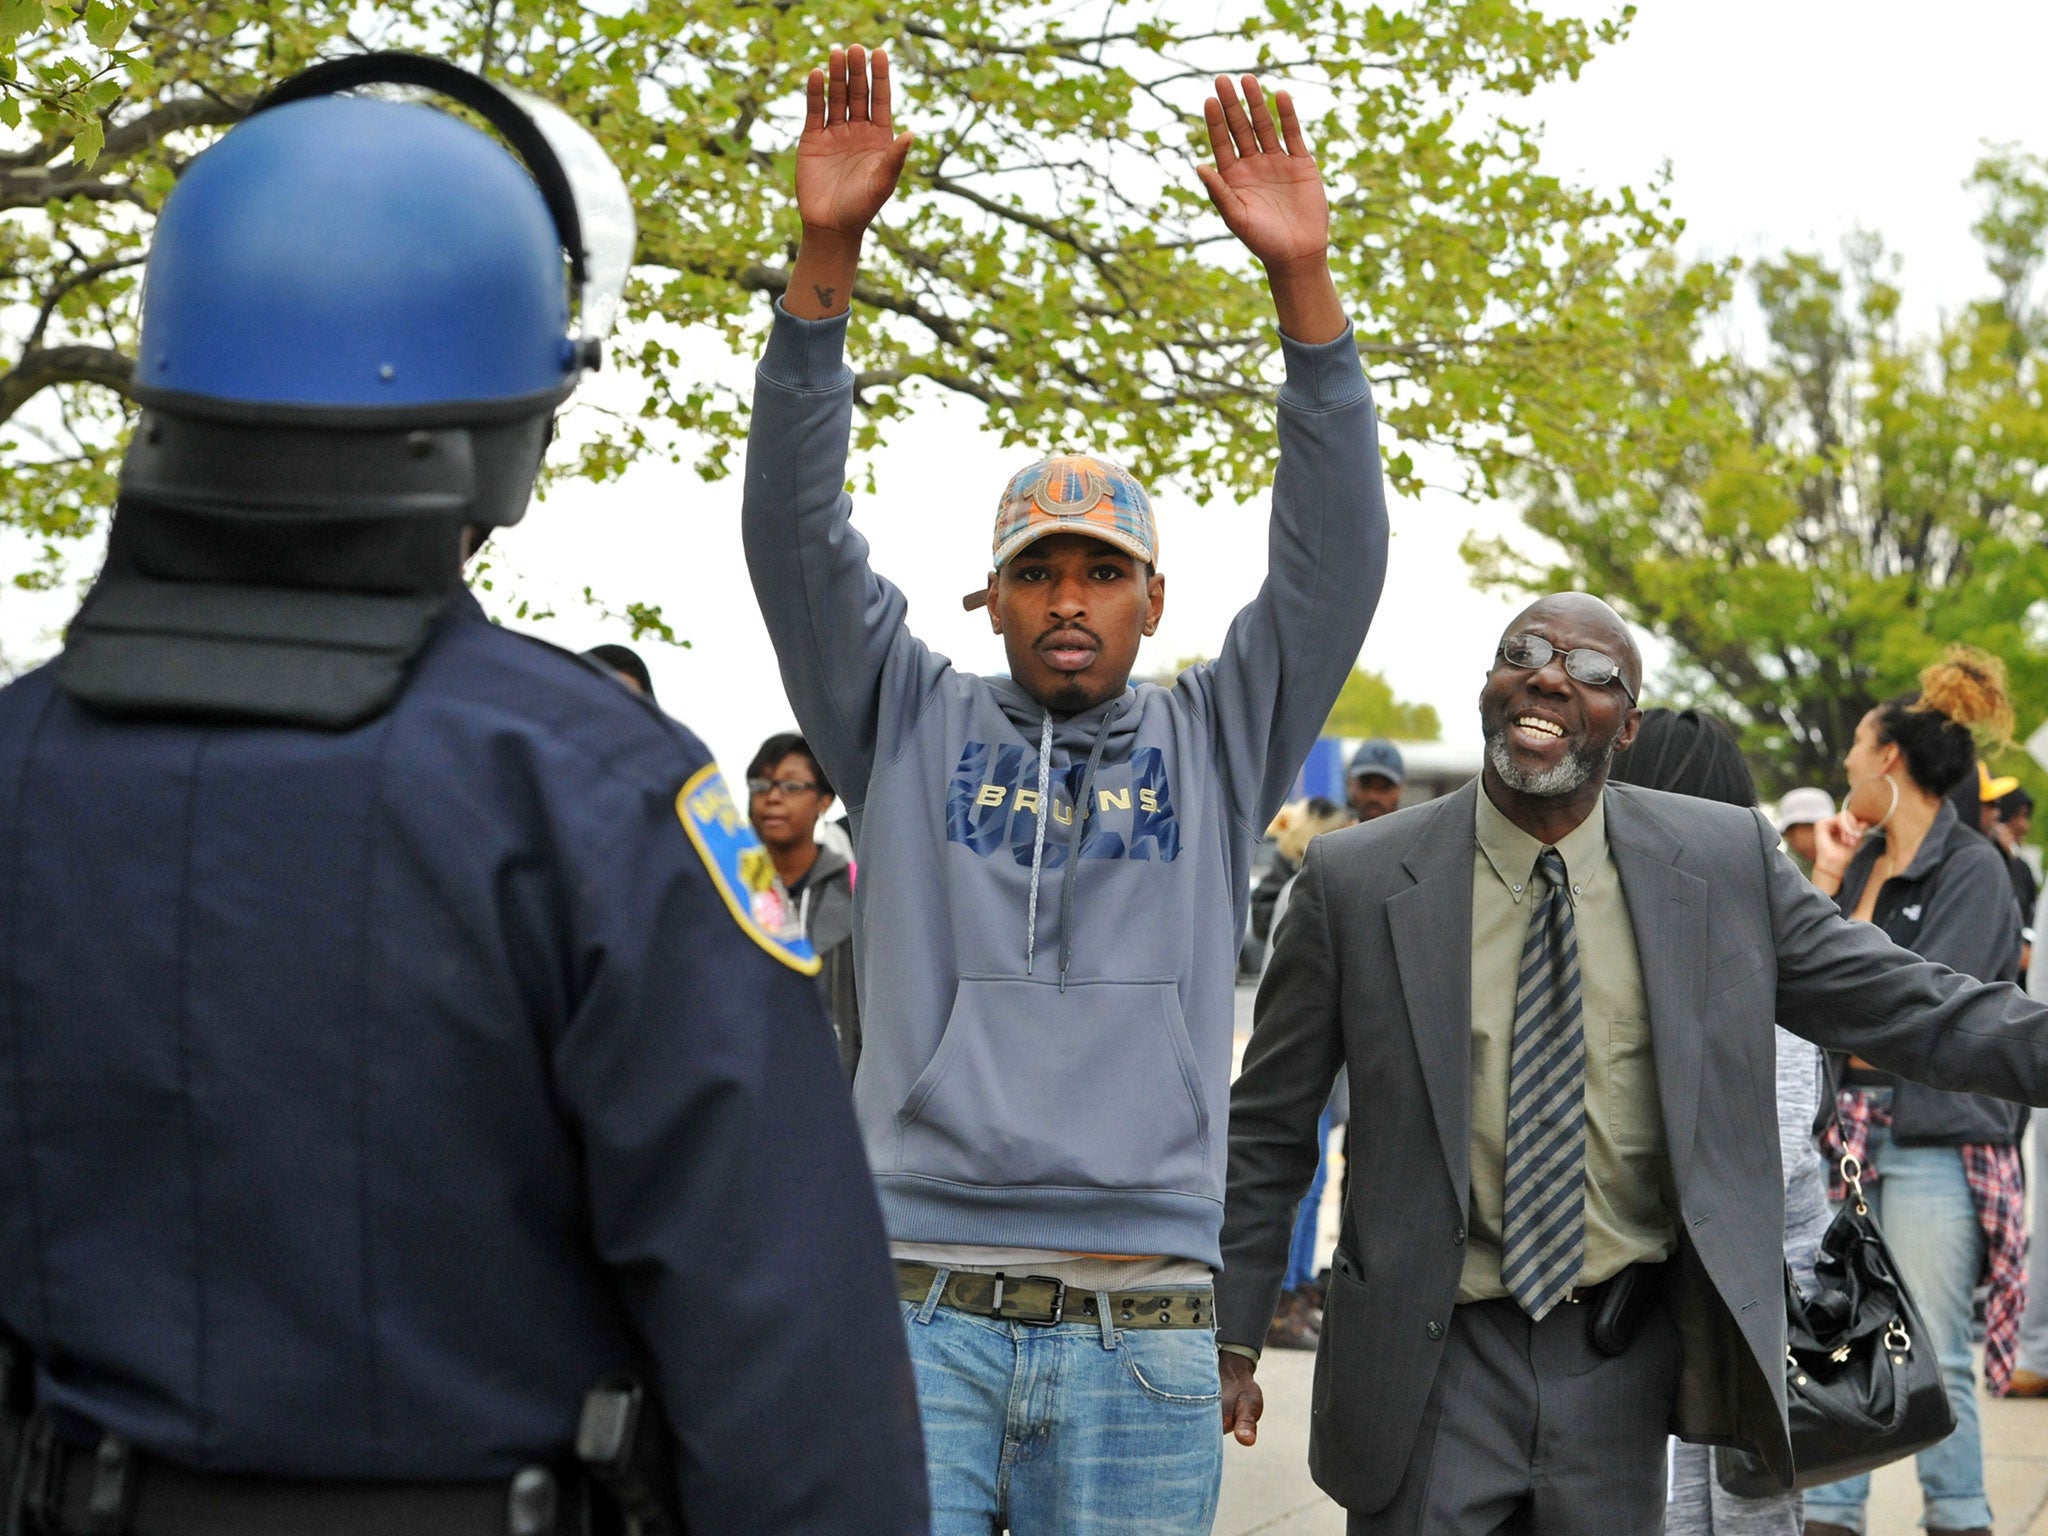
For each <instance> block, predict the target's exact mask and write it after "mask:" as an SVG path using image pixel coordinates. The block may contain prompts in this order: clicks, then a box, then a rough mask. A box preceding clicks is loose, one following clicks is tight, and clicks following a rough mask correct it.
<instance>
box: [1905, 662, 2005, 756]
mask: <svg viewBox="0 0 2048 1536" xmlns="http://www.w3.org/2000/svg"><path fill="white" fill-rule="evenodd" d="M1918 707H1919V708H1921V709H1927V710H1934V711H1937V712H1939V713H1941V714H1944V715H1946V716H1948V718H1949V719H1951V720H1953V721H1954V722H1955V723H1956V724H1957V725H1961V726H1967V727H1968V728H1969V729H1970V730H1971V731H1972V732H1973V733H1974V734H1975V735H1976V737H1977V739H1978V740H1979V741H1980V742H1982V743H1983V744H1984V745H1986V746H1989V747H1997V748H2004V747H2009V746H2011V745H2012V733H2013V724H2014V722H2013V712H2012V700H2011V698H2009V697H2008V696H2007V694H2006V683H2005V663H2004V662H2003V661H2001V660H2000V659H1999V658H1998V657H1996V656H1994V655H1992V654H1991V653H1990V652H1989V651H1984V650H1979V649H1978V648H1977V647H1976V646H1974V645H1952V646H1950V647H1949V648H1948V654H1947V655H1946V656H1944V657H1943V658H1942V659H1941V660H1940V661H1937V662H1935V663H1934V665H1933V666H1931V667H1929V668H1927V670H1926V671H1924V672H1922V673H1921V674H1920V703H1919V705H1918Z"/></svg>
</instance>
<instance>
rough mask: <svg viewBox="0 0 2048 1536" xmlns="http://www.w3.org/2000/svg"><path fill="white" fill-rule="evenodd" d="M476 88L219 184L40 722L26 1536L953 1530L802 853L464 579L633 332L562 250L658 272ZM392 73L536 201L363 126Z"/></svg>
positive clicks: (5, 847) (3, 1234) (264, 159)
mask: <svg viewBox="0 0 2048 1536" xmlns="http://www.w3.org/2000/svg"><path fill="white" fill-rule="evenodd" d="M433 63H434V61H429V60H417V59H404V58H399V57H396V56H385V57H382V58H380V57H379V56H374V55H373V56H370V58H368V59H356V60H351V61H348V62H347V63H346V64H344V65H340V66H331V67H324V68H323V69H322V70H320V71H316V72H314V74H313V75H312V76H309V77H302V78H301V81H300V82H299V84H298V86H297V87H296V96H297V97H299V98H303V97H306V96H311V97H312V99H289V100H287V101H284V102H282V103H279V102H277V101H276V99H275V98H274V99H273V103H271V104H266V105H265V106H264V107H262V108H259V109H258V110H257V111H256V112H255V113H254V114H253V115H252V116H251V117H250V118H249V119H248V120H247V121H246V122H245V123H243V124H242V125H241V126H239V127H237V128H236V129H234V130H233V131H232V132H231V133H229V134H228V135H227V137H226V138H225V139H224V140H223V141H222V142H221V143H220V144H219V145H217V146H216V147H214V148H213V149H210V150H208V151H207V152H206V153H204V154H203V155H201V156H199V157H198V159H197V160H195V161H194V162H193V164H192V165H191V166H190V167H189V168H188V169H187V170H186V171H185V173H184V175H183V177H182V179H181V180H180V182H179V184H178V187H177V189H176V190H175V191H174V192H172V194H171V196H170V198H169V201H168V202H167V204H166V206H165V208H164V211H163V214H162V217H161V219H160V221H159V223H158V226H157V232H156V241H155V246H154V250H153V252H152V255H151V257H150V265H149V274H148V283H147V300H146V304H145V310H144V316H143V329H142V349H141V350H142V358H141V361H140V363H139V364H138V367H137V392H138V394H139V395H140V396H141V398H142V401H143V404H144V407H145V409H144V412H143V415H142V418H141V420H140V421H139V423H138V424H137V426H136V430H135V434H134V439H133V445H132V446H131V448H130V450H129V454H128V458H127V460H126V462H125V464H124V466H123V472H122V493H121V500H120V502H119V504H118V506H117V508H116V510H115V514H114V519H113V529H112V535H111V541H110V548H109V553H108V557H107V563H106V566H105V568H104V570H103V571H102V573H101V575H100V578H99V580H98V582H97V584H96V585H95V586H94V588H93V591H92V594H91V596H90V597H89V598H88V599H87V603H86V606H85V608H84V610H83V611H82V612H81V613H80V614H79V616H78V618H77V619H76V621H75V622H74V623H73V625H72V627H71V631H70V635H69V638H68V642H67V645H66V647H65V651H64V653H63V655H62V656H61V657H60V658H59V659H58V660H57V661H56V662H55V663H53V664H52V665H50V666H47V667H44V668H42V669H41V670H39V671H36V672H33V673H31V674H29V675H28V676H27V677H25V678H23V679H21V680H20V681H19V682H16V683H15V684H14V685H12V686H11V687H9V688H7V689H5V690H4V691H0V1073H4V1075H5V1077H6V1079H7V1080H8V1081H9V1082H11V1083H12V1084H14V1085H15V1086H16V1088H17V1089H18V1090H20V1091H18V1092H14V1093H10V1094H8V1095H6V1096H5V1097H4V1101H0V1139H4V1141H5V1143H6V1145H7V1147H8V1148H9V1155H8V1156H6V1157H5V1158H0V1321H4V1323H5V1326H6V1329H7V1330H8V1331H10V1332H11V1333H12V1334H14V1335H17V1336H19V1338H20V1339H21V1340H22V1341H24V1342H25V1344H26V1348H27V1352H28V1355H29V1357H30V1358H31V1360H32V1364H33V1375H34V1396H35V1404H36V1406H35V1411H34V1415H33V1417H32V1418H31V1419H30V1420H29V1422H28V1423H27V1424H26V1425H23V1424H21V1423H19V1422H14V1423H10V1424H8V1425H7V1426H6V1427H7V1429H8V1430H9V1431H11V1432H22V1431H25V1433H26V1439H27V1444H28V1453H27V1455H26V1457H25V1459H24V1461H23V1463H22V1466H21V1467H20V1468H19V1476H18V1477H17V1478H16V1480H15V1483H14V1496H15V1500H16V1507H15V1508H13V1509H12V1510H10V1511H9V1514H8V1520H7V1528H8V1529H9V1530H16V1529H23V1530H35V1531H38V1532H42V1533H46V1536H47V1533H75V1532H86V1531H121V1532H126V1533H132V1536H162V1533H166V1532H177V1531H195V1530H196V1531H208V1532H216V1533H232V1532H237V1531H241V1532H249V1531H259V1530H260V1531H277V1530H293V1531H351V1532H362V1531H378V1532H383V1533H387V1536H414V1533H417V1536H463V1533H474V1536H487V1533H488V1536H570V1533H571V1532H576V1531H581V1530H583V1529H584V1525H583V1518H584V1512H585V1511H586V1510H588V1509H590V1508H591V1507H592V1506H591V1501H592V1500H594V1501H596V1510H597V1514H598V1516H599V1518H603V1516H604V1513H605V1511H604V1505H605V1503H606V1502H607V1501H609V1502H611V1503H613V1504H617V1505H622V1506H624V1507H625V1508H626V1509H627V1510H629V1511H634V1512H638V1513H645V1512H646V1511H647V1510H649V1509H650V1508H652V1507H653V1506H660V1507H661V1508H662V1509H665V1510H666V1511H667V1517H668V1522H669V1525H668V1528H669V1529H677V1528H684V1529H688V1530H691V1531H699V1532H706V1531H709V1532H720V1531H747V1532H786V1533H794V1532H799V1531H801V1532H803V1533H806V1536H819V1533H825V1532H836V1533H841V1536H870V1533H874V1532H886V1533H890V1536H918V1533H921V1532H923V1531H924V1530H925V1529H926V1528H927V1520H926V1514H925V1503H926V1500H925V1491H924V1490H925V1483H924V1471H923V1459H922V1455H921V1446H920V1439H919V1431H918V1425H917V1421H916V1410H915V1402H914V1399H913V1396H912V1387H911V1380H910V1370H909V1362H908V1358H907V1355H906V1351H905V1349H904V1344H903V1336H902V1329H901V1325H900V1322H899V1321H898V1319H897V1316H896V1313H895V1309H894V1306H893V1303H892V1285H891V1277H890V1275H889V1272H888V1268H887V1261H886V1258H885V1255H884V1250H883V1242H882V1232H881V1224H880V1218H879V1212H878V1209H877V1205H876V1201H875V1198H874V1194H873V1190H872V1187H871V1184H870V1181H869V1179H868V1176H867V1172H866V1169H865V1166H864V1164H863V1161H862V1158H861V1152H860V1147H859V1143H858V1140H857V1137H856V1132H855V1129H854V1125H853V1121H852V1116H851V1114H850V1113H849V1110H848V1107H847V1103H846V1094H845V1091H844V1088H843V1085H842V1084H841V1083H840V1081H839V1076H838V1072H837V1070H836V1067H835V1063H834V1059H833V1054H832V1048H831V1042H830V1039H829V1037H828V1035H827V1033H826V1029H825V1024H824V1021H823V1019H822V1018H821V1017H820V1016H819V1013H818V1008H817V1004H816V1001H815V999H814V996H813V992H812V987H811V984H810V981H809V979H808V976H809V973H810V972H811V970H812V969H813V964H812V961H811V959H810V956H809V953H808V950H807V949H806V948H804V947H803V946H802V945H801V944H790V943H786V942H784V941H783V940H782V939H781V938H780V937H779V936H778V934H777V933H776V932H775V931H774V930H773V929H772V928H771V927H769V926H768V925H767V924H765V923H764V922H763V921H762V918H763V917H764V916H766V915H768V914H767V913H765V912H764V911H763V910H761V906H760V904H761V902H762V899H763V898H764V897H765V896H768V895H770V894H772V887H773V871H772V868H771V867H770V866H769V861H768V859H767V856H766V855H765V854H764V853H763V852H762V851H761V849H760V848H759V846H758V845H757V844H756V843H755V841H754V839H753V837H752V835H751V834H750V833H749V832H748V831H747V829H746V824H745V821H744V819H743V817H742V815H741V813H740V810H739V808H738V807H737V806H736V805H734V803H733V801H732V798H731V796H730V795H729V794H728V793H727V792H726V789H725V786H724V784H723V782H722V781H721V779H720V777H719V775H718V771H717V768H716V767H715V765H713V764H712V763H711V761H710V760H709V757H708V755H707V754H706V753H705V751H704V748H703V747H702V745H701V744H700V743H699V742H698V741H697V739H696V738H695V737H693V736H692V735H691V734H690V733H689V732H688V731H687V730H685V729H683V728H682V727H681V726H679V725H677V724H676V723H675V722H673V721H671V720H669V719H667V718H666V717H664V716H663V715H661V714H660V713H659V712H658V711H657V710H656V709H654V708H653V707H652V705H650V704H649V703H647V702H646V701H645V700H643V699H638V698H635V697H634V696H633V695H632V694H630V693H629V692H627V691H626V690H625V689H622V688H620V687H617V686H615V685H614V684H613V683H612V682H611V681H609V680H608V679H606V678H605V677H603V676H601V675H600V674H598V673H597V672H596V671H594V670H593V669H592V668H591V667H589V666H587V665H585V664H584V663H583V662H581V661H579V660H578V659H577V658H576V657H574V656H573V655H571V654H569V653H567V652H564V651H557V650H555V649H554V648H553V647H550V646H547V645H543V644H541V643H539V642H537V641H534V640H530V639H526V638H523V637H521V636H519V635H516V634H514V633H513V632H512V631H511V630H509V629H504V628H501V627H499V626H497V625H495V624H492V623H491V622H490V621H489V620H488V619H487V618H486V617H485V616H484V614H483V612H482V610H481V609H480V608H479V607H478V605H477V603H476V601H475V600H474V599H473V598H472V597H471V596H470V595H469V593H468V592H467V590H466V589H465V588H464V587H463V585H462V582H461V562H462V557H463V552H464V550H465V548H466V547H468V546H470V545H473V543H474V542H475V539H476V537H477V535H478V534H479V533H480V532H482V533H487V532H488V531H489V529H490V528H492V527H495V526H499V525H502V524H507V523H511V522H515V521H517V520H518V519H519V517H520V516H522V515H523V513H524V511H525V509H526V504H527V501H528V499H529V496H530V493H531V489H532V484H533V478H534V475H535V473H536V471H537V469H538V466H539V462H540V454H541V450H542V446H543V445H544V443H545V442H546V439H547V436H548V430H549V422H550V418H551V416H552V413H553V410H554V407H555V406H556V405H557V404H559V403H560V401H561V400H562V399H563V398H565V397H566V396H567V394H568V393H569V391H570V390H571V389H572V388H573V387H574V385H575V383H576V380H577V378H578V376H579V375H580V373H581V371H582V367H583V366H584V362H585V361H586V360H587V359H588V358H590V357H591V356H593V355H594V351H595V349H596V347H597V346H598V343H599V342H600V340H601V337H599V336H597V335H595V334H587V335H585V336H584V337H583V338H582V339H581V340H580V341H576V340H572V339H571V337H570V335H569V316H568V313H567V304H566V299H565V291H566V289H565V282H564V276H565V272H564V266H565V262H564V250H565V249H567V250H569V251H572V252H575V253H576V254H577V258H578V269H579V271H580V270H581V269H582V268H583V266H584V264H585V263H586V262H587V263H588V264H589V266H590V267H591V268H597V267H598V266H599V261H598V258H599V257H600V256H602V255H605V254H609V255H610V256H612V257H613V258H614V260H613V261H612V262H611V263H609V264H608V265H607V266H606V268H605V269H606V270H611V271H614V272H615V273H616V274H618V275H619V276H621V277H622V276H623V273H624V271H625V269H626V256H625V253H624V252H622V251H611V252H608V253H607V252H604V251H603V250H602V246H603V244H604V232H605V231H606V230H607V229H608V228H609V229H612V230H614V231H616V229H617V228H618V222H619V221H620V220H624V221H626V222H625V228H626V229H627V230H628V231H630V221H629V220H630V215H629V212H628V211H626V210H624V209H623V208H622V207H608V206H601V205H599V204H597V203H594V202H590V201H586V200H585V192H584V189H583V188H582V187H580V186H578V185H577V184H576V183H575V182H574V181H573V180H571V179H570V178H568V177H567V176H566V175H565V173H564V170H563V166H562V163H561V162H560V161H558V160H555V159H554V158H553V154H552V151H551V150H550V149H549V148H548V145H549V143H550V142H552V141H551V140H549V139H548V138H547V137H546V135H544V134H542V133H541V132H540V131H539V129H538V122H539V121H541V119H539V118H536V116H535V115H534V114H536V113H543V112H544V109H542V108H541V107H540V106H539V105H538V104H537V103H534V104H517V103H514V102H513V101H511V100H510V99H509V98H506V97H502V96H499V95H498V94H497V93H496V92H495V91H494V90H493V89H492V88H490V87H488V86H487V85H485V84H484V82H482V81H480V80H477V79H476V78H475V77H473V76H468V75H465V74H463V73H462V72H461V71H456V70H453V69H452V68H451V67H449V66H445V65H442V66H438V68H436V67H431V66H433ZM366 74H368V75H370V76H372V77H373V78H376V79H382V80H386V81H394V82H403V83H409V84H414V85H419V84H428V85H437V86H440V87H441V88H443V89H446V90H448V91H450V93H451V94H455V95H457V96H458V97H459V99H460V100H462V101H463V102H464V103H465V104H467V105H470V106H472V107H474V108H477V109H478V110H479V111H481V112H483V113H484V115H485V116H486V117H488V118H489V120H490V121H491V122H492V123H493V124H495V125H496V126H498V127H499V128H500V129H501V131H503V132H504V133H505V135H506V138H507V140H508V141H509V142H512V143H515V144H518V145H520V146H521V148H522V153H523V154H524V155H526V156H527V158H528V160H529V163H530V164H534V165H535V166H536V169H535V172H534V174H532V175H529V172H528V170H527V169H526V168H524V167H522V166H521V164H520V163H519V162H517V161H515V160H514V159H513V158H512V156H511V155H509V154H507V153H506V151H505V150H504V149H503V148H500V147H499V146H498V145H497V144H496V143H495V142H494V141H492V140H491V139H489V138H487V137H485V136H484V135H483V134H482V133H480V132H478V131H477V130H475V129H473V128H471V127H469V126H467V125H465V124H463V123H462V122H460V121H459V120H457V119H456V118H455V117H453V116H451V115H449V114H446V113H442V112H439V111H436V110H433V109H432V108H430V107H428V106H425V105H422V104H418V103H398V102H393V101H389V100H382V99H374V98H368V97H359V96H351V97H339V96H333V95H328V94H324V93H323V92H324V91H331V90H336V89H342V88H345V87H347V86H353V85H357V84H362V83H365V77H366ZM316 87H319V88H320V89H315V88H316ZM288 89H293V88H288ZM553 126H554V127H555V129H556V130H557V131H558V132H563V131H565V132H569V133H574V132H576V131H577V130H575V129H574V128H573V125H566V124H558V125H553ZM585 147H586V149H587V150H588V152H589V153H590V154H592V155H598V157H599V159H600V160H601V154H599V152H598V151H597V150H596V146H595V145H594V144H586V146H585ZM544 172H552V173H553V174H552V175H548V174H543V173H544ZM542 187H552V188H553V189H554V190H553V191H552V192H549V193H544V192H543V191H542V190H541V188H542ZM596 190H597V191H599V192H602V190H603V189H602V187H600V188H598V189H596ZM615 190H616V194H617V198H618V201H619V203H620V204H623V199H624V190H623V188H622V187H618V188H616V189H615ZM578 215H580V219H579V217H578ZM604 215H611V216H612V217H611V218H610V219H609V220H608V219H607V218H605V217H603V216H604ZM577 227H580V228H581V230H582V231H584V232H585V235H584V236H583V237H581V238H571V237H570V236H569V233H568V231H570V230H571V229H574V228H577ZM252 232H253V234H252ZM257 236H260V238H257ZM628 242H629V243H630V235H628ZM593 248H596V249H593ZM593 299H594V295H593V294H591V293H589V292H587V291H586V293H585V295H584V302H585V308H584V314H585V316H586V317H587V316H589V315H590V314H591V313H592V312H593V310H594V308H595V307H596V306H595V305H594V304H593ZM821 1301H822V1302H823V1303H824V1304H821ZM600 1382H603V1383H605V1385H604V1387H603V1389H602V1390H601V1391H600V1392H598V1393H597V1394H595V1396H594V1397H593V1398H592V1399H591V1401H590V1404H589V1405H588V1406H586V1393H589V1392H590V1391H591V1389H592V1388H593V1387H595V1386H597V1385H598V1384H599V1383H600ZM9 1385H10V1387H12V1386H13V1385H15V1384H14V1383H11V1382H10V1383H9ZM7 1411H8V1412H9V1413H10V1414H13V1413H14V1412H15V1411H16V1404H15V1401H14V1398H13V1394H12V1393H11V1392H10V1394H9V1399H8V1403H7ZM636 1426H637V1432H636V1429H635V1427H636ZM579 1453H580V1454H581V1455H582V1460H581V1461H580V1462H579ZM614 1453H616V1454H614ZM608 1528H609V1527H608Z"/></svg>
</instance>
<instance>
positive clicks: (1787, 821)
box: [1778, 788, 1835, 837]
mask: <svg viewBox="0 0 2048 1536" xmlns="http://www.w3.org/2000/svg"><path fill="white" fill-rule="evenodd" d="M1834 814H1835V797H1834V796H1833V795H1831V794H1829V793H1828V792H1827V791H1826V790H1824V789H1813V788H1806V789H1788V790H1786V791H1785V798H1784V799H1782V800H1780V801H1779V802H1778V836H1780V837H1783V836H1784V835H1785V834H1786V833H1787V832H1789V831H1791V830H1792V828H1794V827H1803V826H1806V825H1808V824H1809V823H1811V822H1816V821H1826V820H1827V819H1828V818H1829V817H1830V816H1832V815H1834Z"/></svg>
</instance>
